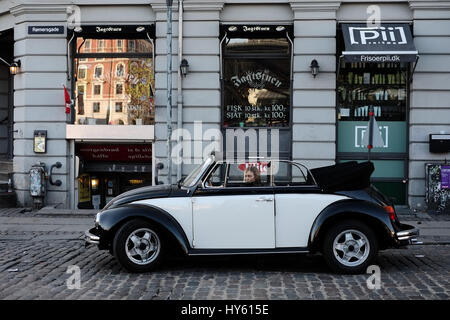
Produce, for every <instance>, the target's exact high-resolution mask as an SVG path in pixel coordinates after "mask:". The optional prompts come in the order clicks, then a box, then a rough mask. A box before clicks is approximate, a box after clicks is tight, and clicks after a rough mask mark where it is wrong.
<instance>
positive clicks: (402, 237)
mask: <svg viewBox="0 0 450 320" xmlns="http://www.w3.org/2000/svg"><path fill="white" fill-rule="evenodd" d="M419 234H420V232H419V229H416V228H414V229H409V230H403V231H399V232H396V233H395V235H396V237H397V239H398V240H399V241H402V242H403V241H408V242H409V243H411V244H414V243H416V242H417V237H418V236H419Z"/></svg>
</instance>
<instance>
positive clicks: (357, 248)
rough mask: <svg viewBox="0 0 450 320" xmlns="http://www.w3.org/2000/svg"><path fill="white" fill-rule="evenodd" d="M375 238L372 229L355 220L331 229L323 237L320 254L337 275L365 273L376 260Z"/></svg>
mask: <svg viewBox="0 0 450 320" xmlns="http://www.w3.org/2000/svg"><path fill="white" fill-rule="evenodd" d="M377 252H378V243H377V238H376V236H375V234H374V232H373V231H372V229H371V228H370V227H369V226H367V225H366V224H364V223H362V222H360V221H356V220H346V221H342V222H339V223H337V224H336V225H334V226H333V227H331V228H330V229H329V230H328V231H327V234H326V235H325V237H324V241H323V248H322V253H323V255H324V258H325V261H326V263H327V264H328V266H329V267H330V268H331V269H332V270H333V271H335V272H337V273H344V274H359V273H365V272H366V269H367V267H368V266H369V265H370V263H371V262H372V261H373V260H374V259H375V258H376V256H377Z"/></svg>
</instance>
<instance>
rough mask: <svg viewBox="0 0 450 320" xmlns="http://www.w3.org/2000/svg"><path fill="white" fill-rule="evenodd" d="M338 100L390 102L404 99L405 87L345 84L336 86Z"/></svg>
mask: <svg viewBox="0 0 450 320" xmlns="http://www.w3.org/2000/svg"><path fill="white" fill-rule="evenodd" d="M338 101H343V102H344V101H345V102H353V101H365V102H366V103H367V102H376V103H378V102H382V101H384V102H387V101H389V102H392V103H396V102H398V101H406V88H401V87H400V88H392V87H389V88H381V87H377V86H376V87H364V88H359V87H357V88H354V87H350V88H349V87H347V86H339V87H338Z"/></svg>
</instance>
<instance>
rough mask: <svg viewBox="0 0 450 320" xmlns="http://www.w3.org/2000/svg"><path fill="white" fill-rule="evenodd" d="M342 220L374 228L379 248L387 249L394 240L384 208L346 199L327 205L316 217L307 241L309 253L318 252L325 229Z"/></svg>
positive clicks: (366, 202) (362, 201) (367, 202)
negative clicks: (353, 221) (350, 220)
mask: <svg viewBox="0 0 450 320" xmlns="http://www.w3.org/2000/svg"><path fill="white" fill-rule="evenodd" d="M344 219H355V220H360V221H363V222H365V223H367V224H368V225H369V226H370V227H372V228H374V229H375V230H374V231H375V232H376V235H377V238H378V239H380V240H382V243H380V247H381V248H384V247H388V246H389V245H390V244H391V243H392V241H393V239H394V236H395V230H394V228H393V226H392V223H391V221H390V219H389V215H388V214H387V213H386V211H385V210H384V208H382V207H381V206H379V205H377V204H375V203H372V202H369V201H365V200H357V199H347V200H341V201H337V202H334V203H332V204H330V205H328V206H327V207H326V208H325V209H323V210H322V211H321V212H320V213H319V215H318V216H317V217H316V219H315V221H314V223H313V225H312V228H311V232H310V236H309V240H308V248H309V249H310V251H312V252H315V251H317V250H320V245H321V240H322V238H323V235H324V234H325V233H326V229H327V228H328V227H329V226H331V225H332V224H333V222H337V221H341V220H344Z"/></svg>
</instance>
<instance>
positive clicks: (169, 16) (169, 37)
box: [166, 0, 173, 185]
mask: <svg viewBox="0 0 450 320" xmlns="http://www.w3.org/2000/svg"><path fill="white" fill-rule="evenodd" d="M166 3H167V70H166V71H167V73H166V74H167V182H168V184H169V185H170V184H172V141H171V139H172V3H173V1H172V0H166Z"/></svg>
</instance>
